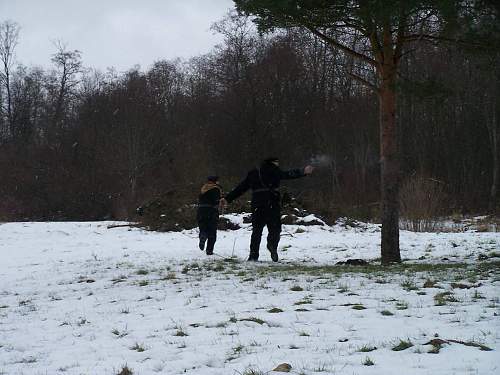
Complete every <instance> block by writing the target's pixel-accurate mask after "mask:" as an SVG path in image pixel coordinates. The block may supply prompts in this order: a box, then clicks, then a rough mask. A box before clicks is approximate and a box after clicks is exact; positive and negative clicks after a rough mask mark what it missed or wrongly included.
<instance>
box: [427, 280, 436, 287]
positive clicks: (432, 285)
mask: <svg viewBox="0 0 500 375" xmlns="http://www.w3.org/2000/svg"><path fill="white" fill-rule="evenodd" d="M436 284H437V281H436V280H432V279H427V280H425V282H424V288H436Z"/></svg>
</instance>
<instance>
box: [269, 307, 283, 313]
mask: <svg viewBox="0 0 500 375" xmlns="http://www.w3.org/2000/svg"><path fill="white" fill-rule="evenodd" d="M267 312H268V313H270V314H277V313H282V312H283V310H281V309H280V308H278V307H273V308H272V309H269V310H267Z"/></svg>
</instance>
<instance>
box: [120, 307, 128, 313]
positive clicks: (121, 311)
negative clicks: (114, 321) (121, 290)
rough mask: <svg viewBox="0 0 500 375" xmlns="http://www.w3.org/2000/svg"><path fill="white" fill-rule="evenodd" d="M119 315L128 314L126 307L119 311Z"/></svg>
mask: <svg viewBox="0 0 500 375" xmlns="http://www.w3.org/2000/svg"><path fill="white" fill-rule="evenodd" d="M120 313H121V314H130V310H129V308H128V307H125V308H123V309H121V310H120Z"/></svg>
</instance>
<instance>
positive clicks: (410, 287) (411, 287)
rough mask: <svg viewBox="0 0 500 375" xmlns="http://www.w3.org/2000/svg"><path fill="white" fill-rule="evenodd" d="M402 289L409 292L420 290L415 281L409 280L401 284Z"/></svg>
mask: <svg viewBox="0 0 500 375" xmlns="http://www.w3.org/2000/svg"><path fill="white" fill-rule="evenodd" d="M401 287H402V288H403V289H404V290H406V291H408V292H409V291H411V290H418V289H419V288H418V286H417V284H416V283H415V281H413V280H411V279H407V280H405V281H403V282H402V283H401Z"/></svg>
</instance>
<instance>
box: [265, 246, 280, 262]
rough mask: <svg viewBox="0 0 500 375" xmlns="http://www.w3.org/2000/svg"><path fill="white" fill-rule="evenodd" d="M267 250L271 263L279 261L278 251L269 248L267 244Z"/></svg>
mask: <svg viewBox="0 0 500 375" xmlns="http://www.w3.org/2000/svg"><path fill="white" fill-rule="evenodd" d="M267 250H269V252H270V253H271V259H272V260H273V262H277V261H278V260H279V258H278V250H277V249H275V248H274V247H272V246H270V245H269V244H268V245H267Z"/></svg>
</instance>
